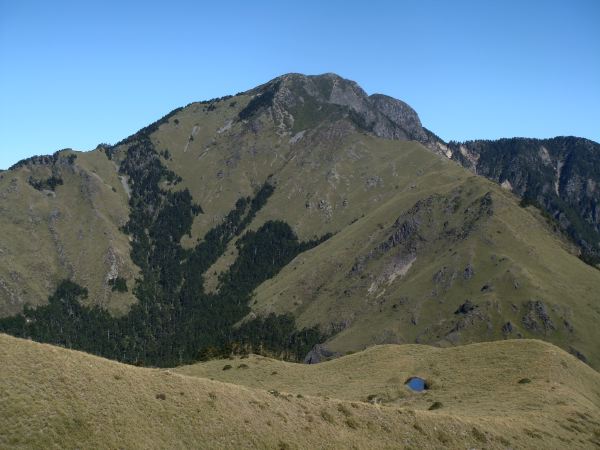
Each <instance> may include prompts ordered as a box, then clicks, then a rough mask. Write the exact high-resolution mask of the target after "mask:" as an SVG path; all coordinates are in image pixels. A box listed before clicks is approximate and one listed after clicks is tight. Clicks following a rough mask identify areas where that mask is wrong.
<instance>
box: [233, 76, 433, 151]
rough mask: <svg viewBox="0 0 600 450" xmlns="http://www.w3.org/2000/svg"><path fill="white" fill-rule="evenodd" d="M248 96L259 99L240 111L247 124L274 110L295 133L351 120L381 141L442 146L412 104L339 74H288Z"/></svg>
mask: <svg viewBox="0 0 600 450" xmlns="http://www.w3.org/2000/svg"><path fill="white" fill-rule="evenodd" d="M248 93H249V94H251V95H254V98H253V99H252V100H251V101H250V103H249V105H248V107H247V108H245V109H244V110H243V111H242V112H241V114H240V118H242V119H250V118H251V117H252V116H254V115H256V114H259V113H260V112H261V111H264V110H266V109H270V112H271V113H274V114H271V115H272V116H273V117H274V118H275V119H276V120H279V125H280V126H287V127H290V128H291V129H292V130H293V131H302V130H303V129H307V128H312V127H316V126H318V125H320V124H322V123H323V122H331V121H339V120H349V121H350V122H352V124H353V125H354V126H355V128H358V129H360V130H361V131H366V132H369V133H372V134H374V135H375V136H378V137H382V138H386V139H397V140H415V141H418V142H421V143H423V144H425V145H427V146H429V147H435V146H436V145H437V139H435V138H434V137H433V136H432V135H431V133H429V132H428V131H427V130H425V129H424V128H423V126H422V125H421V120H420V119H419V116H418V114H417V113H416V111H415V110H414V109H413V108H411V107H410V106H409V105H408V104H406V103H405V102H403V101H401V100H398V99H395V98H392V97H389V96H386V95H382V94H373V95H368V94H367V93H366V92H365V91H364V90H363V89H362V88H361V87H360V86H359V84H358V83H356V82H355V81H352V80H348V79H346V78H343V77H341V76H339V75H337V74H335V73H324V74H321V75H304V74H300V73H288V74H284V75H281V76H279V77H277V78H274V79H272V80H271V81H269V82H267V83H265V84H263V85H261V86H258V87H257V88H255V89H252V90H250V91H248Z"/></svg>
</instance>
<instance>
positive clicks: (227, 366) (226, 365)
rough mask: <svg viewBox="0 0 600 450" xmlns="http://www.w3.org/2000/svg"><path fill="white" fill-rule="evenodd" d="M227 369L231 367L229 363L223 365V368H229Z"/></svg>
mask: <svg viewBox="0 0 600 450" xmlns="http://www.w3.org/2000/svg"><path fill="white" fill-rule="evenodd" d="M229 369H231V364H225V365H224V366H223V370H229Z"/></svg>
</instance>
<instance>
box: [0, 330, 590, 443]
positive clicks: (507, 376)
mask: <svg viewBox="0 0 600 450" xmlns="http://www.w3.org/2000/svg"><path fill="white" fill-rule="evenodd" d="M0 362H1V364H0V394H1V398H2V402H0V446H1V447H2V448H11V449H12V448H82V447H83V448H99V449H100V448H198V447H205V448H206V447H209V448H236V449H237V448H341V447H348V446H349V445H353V446H354V447H355V448H398V447H405V448H440V447H451V448H481V447H485V448H564V446H566V445H568V446H569V447H570V448H591V447H593V446H597V445H600V410H599V407H598V405H599V403H600V375H598V373H597V372H595V371H593V370H592V369H590V368H589V367H587V366H585V365H584V364H582V363H581V362H579V361H578V360H577V359H575V358H574V357H572V356H571V355H568V354H567V353H565V352H563V351H562V350H560V349H558V348H556V347H554V346H552V345H550V344H545V343H542V342H538V341H527V340H523V341H510V342H498V343H488V344H477V345H469V346H463V347H456V348H452V349H434V348H431V347H426V346H418V345H410V346H391V345H388V346H380V347H375V348H372V349H370V350H368V351H365V352H361V353H357V354H354V355H350V356H346V357H343V358H341V359H339V360H336V361H331V362H327V363H323V364H320V365H316V366H298V365H293V364H288V363H283V362H280V361H274V360H269V359H266V358H262V357H256V356H250V357H249V358H246V359H243V360H226V361H211V362H208V363H205V364H200V365H196V366H191V367H182V368H180V369H177V370H175V371H172V370H158V369H146V368H137V367H133V366H127V365H124V364H120V363H117V362H113V361H108V360H105V359H102V358H98V357H95V356H91V355H87V354H84V353H80V352H75V351H71V350H66V349H63V348H58V347H53V346H50V345H44V344H37V343H34V342H30V341H26V340H21V339H15V338H12V337H9V336H6V335H0ZM225 363H226V364H230V365H232V366H233V368H232V369H230V370H226V371H224V370H223V369H222V367H223V364H225ZM244 367H245V368H244ZM178 372H181V373H178ZM182 373H183V374H182ZM189 375H191V376H189ZM198 375H200V376H198ZM411 375H421V376H423V377H425V378H426V379H427V380H428V382H429V384H430V389H429V390H428V391H427V393H425V394H422V393H421V394H419V393H413V392H411V391H409V390H408V389H407V388H406V387H404V386H403V384H404V381H405V377H407V376H411ZM206 376H211V377H213V378H215V379H219V380H226V381H227V382H222V381H216V380H209V379H207V378H205V377H206ZM265 389H268V390H265ZM367 399H369V400H371V401H372V403H367V402H365V400H367ZM380 401H382V402H383V404H379V402H380ZM434 405H435V406H434Z"/></svg>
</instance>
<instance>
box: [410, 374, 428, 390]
mask: <svg viewBox="0 0 600 450" xmlns="http://www.w3.org/2000/svg"><path fill="white" fill-rule="evenodd" d="M406 385H407V386H408V387H409V388H411V389H412V390H413V391H416V392H421V391H424V390H425V380H424V379H423V378H419V377H412V378H410V379H409V380H408V381H407V382H406Z"/></svg>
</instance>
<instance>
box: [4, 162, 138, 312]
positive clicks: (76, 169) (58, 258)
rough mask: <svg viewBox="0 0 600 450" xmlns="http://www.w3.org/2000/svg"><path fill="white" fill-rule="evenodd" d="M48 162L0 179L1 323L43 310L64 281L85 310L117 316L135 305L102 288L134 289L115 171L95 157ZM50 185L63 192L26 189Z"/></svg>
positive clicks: (122, 200) (126, 211) (122, 194)
mask: <svg viewBox="0 0 600 450" xmlns="http://www.w3.org/2000/svg"><path fill="white" fill-rule="evenodd" d="M69 155H75V156H76V159H74V160H72V162H69V160H68V157H69ZM49 159H50V160H49V161H37V162H35V161H34V162H30V163H28V164H24V165H22V166H20V167H17V168H15V169H13V170H10V171H7V172H3V173H2V174H0V211H2V213H1V214H0V229H1V230H2V236H1V238H0V254H1V255H2V264H0V316H7V315H11V314H14V313H17V312H20V311H21V310H22V308H23V305H24V304H29V305H32V306H36V305H39V304H43V303H45V302H46V301H47V299H48V294H49V293H50V292H51V291H52V290H53V289H54V288H55V286H56V285H57V284H58V282H59V281H60V280H61V279H64V278H72V279H74V280H75V281H77V282H78V283H80V284H82V285H84V286H86V287H87V288H88V290H89V292H90V295H89V297H88V298H89V301H90V303H93V304H97V305H100V306H102V307H105V308H108V309H109V310H110V311H111V312H113V313H115V314H120V313H123V312H125V311H126V310H127V306H128V305H129V304H131V303H132V302H134V301H135V298H134V297H133V295H131V292H129V293H121V292H116V291H113V290H112V287H111V286H110V285H109V282H108V281H109V280H110V279H113V278H116V277H118V276H120V277H122V278H125V279H127V280H128V281H129V286H133V280H134V277H135V275H136V274H137V272H138V269H137V268H136V267H135V266H134V265H133V263H132V262H131V259H130V257H129V243H128V239H127V237H126V236H125V235H124V234H123V233H121V231H120V230H119V227H120V226H122V225H123V224H124V223H125V222H126V221H127V217H128V215H129V208H128V207H127V194H126V192H125V189H124V187H123V184H122V182H121V180H120V179H119V177H118V173H117V167H116V166H115V164H114V163H112V162H111V161H109V160H108V159H107V158H106V156H105V155H104V154H103V153H101V152H99V151H95V152H86V153H79V152H71V151H66V152H61V153H60V156H58V155H57V158H56V160H55V161H52V160H51V158H49ZM50 177H56V178H57V179H60V180H61V181H60V183H61V184H58V185H57V186H55V187H54V189H51V188H50V187H45V186H44V187H41V188H38V189H35V188H34V186H32V184H35V182H40V181H43V180H47V179H49V178H50Z"/></svg>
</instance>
